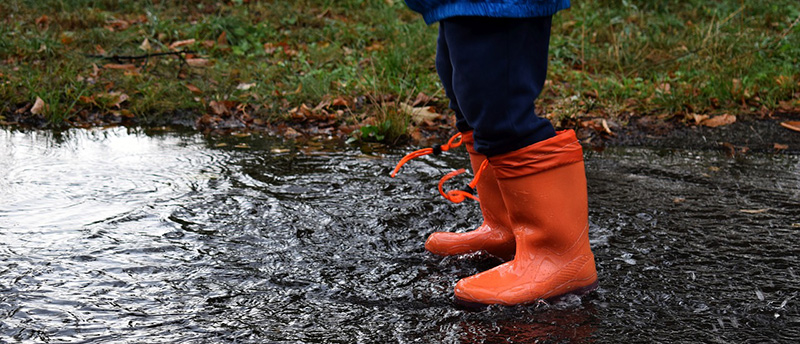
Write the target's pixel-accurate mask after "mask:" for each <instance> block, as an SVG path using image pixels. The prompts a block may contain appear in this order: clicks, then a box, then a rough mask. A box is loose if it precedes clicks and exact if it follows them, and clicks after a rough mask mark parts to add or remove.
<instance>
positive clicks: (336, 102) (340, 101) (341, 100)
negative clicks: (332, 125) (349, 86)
mask: <svg viewBox="0 0 800 344" xmlns="http://www.w3.org/2000/svg"><path fill="white" fill-rule="evenodd" d="M331 105H332V106H335V107H348V106H350V105H349V104H348V102H347V100H345V99H344V98H342V97H337V98H336V99H334V100H333V102H331Z"/></svg>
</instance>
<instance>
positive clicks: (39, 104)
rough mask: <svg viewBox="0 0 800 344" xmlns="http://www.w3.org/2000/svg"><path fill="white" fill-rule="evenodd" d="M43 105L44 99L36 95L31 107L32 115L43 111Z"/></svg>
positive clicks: (45, 105) (44, 105)
mask: <svg viewBox="0 0 800 344" xmlns="http://www.w3.org/2000/svg"><path fill="white" fill-rule="evenodd" d="M45 107H47V104H45V103H44V100H42V98H39V97H36V101H35V102H33V107H32V108H31V113H32V114H34V115H41V114H42V113H43V112H44V110H45Z"/></svg>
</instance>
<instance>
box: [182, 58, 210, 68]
mask: <svg viewBox="0 0 800 344" xmlns="http://www.w3.org/2000/svg"><path fill="white" fill-rule="evenodd" d="M186 64H188V65H189V66H192V67H209V66H211V61H210V60H208V59H200V58H197V59H186Z"/></svg>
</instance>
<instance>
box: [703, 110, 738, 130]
mask: <svg viewBox="0 0 800 344" xmlns="http://www.w3.org/2000/svg"><path fill="white" fill-rule="evenodd" d="M734 122H736V116H733V115H729V114H727V113H726V114H724V115H720V116H715V117H712V118H709V119H707V120H704V121H703V122H702V124H703V125H705V126H707V127H711V128H716V127H720V126H723V125H728V124H731V123H734Z"/></svg>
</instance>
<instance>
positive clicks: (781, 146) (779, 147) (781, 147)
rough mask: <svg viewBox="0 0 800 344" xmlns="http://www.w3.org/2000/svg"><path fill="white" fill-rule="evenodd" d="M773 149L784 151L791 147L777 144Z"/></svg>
mask: <svg viewBox="0 0 800 344" xmlns="http://www.w3.org/2000/svg"><path fill="white" fill-rule="evenodd" d="M772 148H775V150H784V149H789V145H785V144H782V143H775V144H773V145H772Z"/></svg>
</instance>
